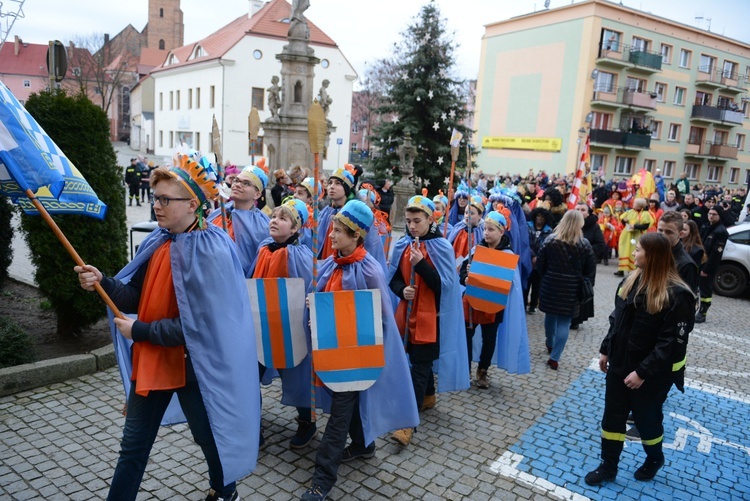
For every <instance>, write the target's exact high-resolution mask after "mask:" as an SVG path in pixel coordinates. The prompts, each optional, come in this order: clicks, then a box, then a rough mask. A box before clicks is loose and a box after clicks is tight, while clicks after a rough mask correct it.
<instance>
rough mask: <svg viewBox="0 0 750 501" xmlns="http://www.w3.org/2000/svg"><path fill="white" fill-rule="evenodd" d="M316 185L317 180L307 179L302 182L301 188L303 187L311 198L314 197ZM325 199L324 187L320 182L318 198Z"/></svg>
mask: <svg viewBox="0 0 750 501" xmlns="http://www.w3.org/2000/svg"><path fill="white" fill-rule="evenodd" d="M314 184H315V179H313V178H311V177H306V178H305V179H303V180H302V182H301V183H300V186H303V187H304V188H305V189H306V190H307V192H308V193H309V194H310V196H313V185H314ZM321 197H323V185H321V184H320V181H318V198H321Z"/></svg>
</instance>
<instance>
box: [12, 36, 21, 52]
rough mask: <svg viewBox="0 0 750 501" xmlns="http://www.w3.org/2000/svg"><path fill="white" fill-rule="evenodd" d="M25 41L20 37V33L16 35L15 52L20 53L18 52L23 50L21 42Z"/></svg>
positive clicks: (14, 41)
mask: <svg viewBox="0 0 750 501" xmlns="http://www.w3.org/2000/svg"><path fill="white" fill-rule="evenodd" d="M22 43H23V40H21V39H20V38H18V35H14V39H13V54H14V55H16V56H17V55H18V52H19V51H20V50H21V44H22Z"/></svg>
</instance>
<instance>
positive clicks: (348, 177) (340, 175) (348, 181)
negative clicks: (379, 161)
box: [331, 164, 354, 190]
mask: <svg viewBox="0 0 750 501" xmlns="http://www.w3.org/2000/svg"><path fill="white" fill-rule="evenodd" d="M348 165H349V164H346V165H345V166H344V167H346V166H348ZM331 179H338V180H339V181H341V183H342V184H343V185H344V186H346V187H348V188H349V189H350V190H351V189H353V188H354V174H352V173H351V171H349V169H346V168H342V169H336V170H335V171H333V174H331Z"/></svg>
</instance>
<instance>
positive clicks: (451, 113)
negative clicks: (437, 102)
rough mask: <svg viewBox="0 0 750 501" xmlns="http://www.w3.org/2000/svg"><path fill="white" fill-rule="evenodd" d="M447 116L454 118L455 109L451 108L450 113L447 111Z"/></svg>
mask: <svg viewBox="0 0 750 501" xmlns="http://www.w3.org/2000/svg"><path fill="white" fill-rule="evenodd" d="M448 116H450V117H451V118H456V110H451V111H450V113H448Z"/></svg>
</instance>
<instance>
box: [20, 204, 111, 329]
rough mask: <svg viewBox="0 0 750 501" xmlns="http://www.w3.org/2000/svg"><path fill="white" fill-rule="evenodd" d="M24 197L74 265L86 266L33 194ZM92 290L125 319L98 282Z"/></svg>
mask: <svg viewBox="0 0 750 501" xmlns="http://www.w3.org/2000/svg"><path fill="white" fill-rule="evenodd" d="M26 196H27V197H28V198H29V200H31V203H32V204H34V207H36V209H37V210H38V211H39V214H40V215H41V216H42V218H43V219H44V221H45V222H46V223H47V225H49V227H50V229H51V230H52V233H54V234H55V236H56V237H57V239H58V240H59V241H60V243H61V244H63V247H65V250H66V251H68V254H70V257H72V258H73V261H75V263H76V265H78V266H86V263H84V262H83V259H81V256H79V255H78V252H76V250H75V248H73V245H72V244H71V243H70V241H69V240H68V237H66V236H65V234H64V233H63V232H62V230H61V229H60V227H59V226H57V223H56V222H55V220H54V219H52V216H50V215H49V212H47V209H45V208H44V206H43V205H42V203H41V202H40V201H39V200H38V199H37V198H36V197H35V196H34V192H32V191H31V190H29V189H27V190H26ZM94 289H95V290H96V292H97V293H99V296H100V297H101V298H102V300H103V301H104V302H105V303H106V304H107V306H109V309H110V310H112V312H113V313H114V314H115V316H116V317H118V318H125V317H124V316H123V314H122V313H121V312H120V309H119V308H117V306H115V303H114V302H113V301H112V298H110V297H109V295H107V293H106V292H104V289H103V288H102V286H101V284H100V283H99V282H97V283H95V284H94Z"/></svg>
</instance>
